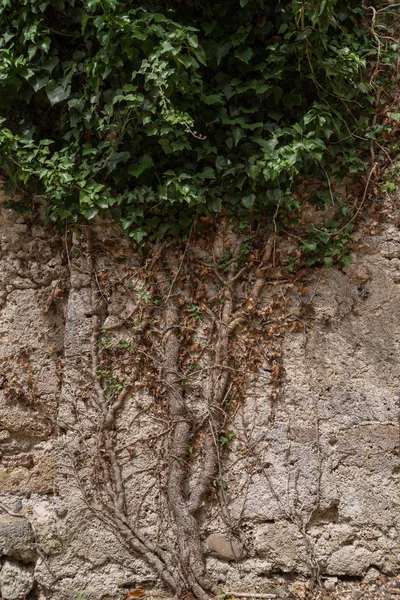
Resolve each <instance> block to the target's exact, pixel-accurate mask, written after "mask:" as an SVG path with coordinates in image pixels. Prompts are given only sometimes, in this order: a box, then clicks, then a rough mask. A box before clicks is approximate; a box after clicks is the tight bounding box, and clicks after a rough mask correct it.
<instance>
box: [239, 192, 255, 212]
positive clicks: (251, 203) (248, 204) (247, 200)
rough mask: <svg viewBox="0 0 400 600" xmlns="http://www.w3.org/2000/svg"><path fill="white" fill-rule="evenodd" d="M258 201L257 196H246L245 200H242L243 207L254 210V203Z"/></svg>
mask: <svg viewBox="0 0 400 600" xmlns="http://www.w3.org/2000/svg"><path fill="white" fill-rule="evenodd" d="M255 201H256V196H255V194H250V196H245V197H244V198H242V205H243V206H244V207H245V208H249V209H250V208H253V206H254V202H255Z"/></svg>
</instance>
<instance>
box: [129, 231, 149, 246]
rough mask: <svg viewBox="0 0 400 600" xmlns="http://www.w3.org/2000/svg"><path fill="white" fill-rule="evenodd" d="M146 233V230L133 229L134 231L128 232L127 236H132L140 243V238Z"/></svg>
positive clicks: (142, 238)
mask: <svg viewBox="0 0 400 600" xmlns="http://www.w3.org/2000/svg"><path fill="white" fill-rule="evenodd" d="M146 235H147V232H146V231H143V229H135V230H134V231H131V232H130V234H129V237H131V238H133V239H134V240H135V242H137V243H138V244H140V242H141V241H142V240H144V238H145V237H146Z"/></svg>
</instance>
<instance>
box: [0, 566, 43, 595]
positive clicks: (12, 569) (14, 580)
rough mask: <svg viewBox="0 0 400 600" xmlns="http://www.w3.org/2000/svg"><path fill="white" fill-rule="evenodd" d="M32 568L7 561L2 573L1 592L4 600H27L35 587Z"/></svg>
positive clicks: (0, 580) (0, 573)
mask: <svg viewBox="0 0 400 600" xmlns="http://www.w3.org/2000/svg"><path fill="white" fill-rule="evenodd" d="M34 582H35V580H34V577H33V573H32V568H31V567H28V566H27V565H21V564H20V563H18V562H16V561H12V560H6V561H5V563H4V564H3V568H2V569H1V571H0V590H1V594H2V597H3V598H4V600H25V598H26V596H27V595H28V594H29V592H30V591H31V590H32V588H33V585H34Z"/></svg>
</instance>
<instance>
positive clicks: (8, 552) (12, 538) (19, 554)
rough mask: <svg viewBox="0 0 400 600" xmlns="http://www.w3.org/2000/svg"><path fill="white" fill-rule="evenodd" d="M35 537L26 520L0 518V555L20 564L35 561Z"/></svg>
mask: <svg viewBox="0 0 400 600" xmlns="http://www.w3.org/2000/svg"><path fill="white" fill-rule="evenodd" d="M34 542H35V537H34V533H33V530H32V527H31V525H30V523H29V521H28V520H27V519H24V518H19V517H12V516H10V515H1V516H0V554H1V555H2V556H9V557H10V558H13V559H15V560H20V561H22V562H34V561H35V559H36V551H35V546H34Z"/></svg>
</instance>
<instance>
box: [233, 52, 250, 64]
mask: <svg viewBox="0 0 400 600" xmlns="http://www.w3.org/2000/svg"><path fill="white" fill-rule="evenodd" d="M253 54H254V52H253V50H252V49H251V48H243V49H237V50H235V56H236V58H238V59H239V60H241V61H242V62H244V63H246V64H248V63H249V61H250V59H251V57H252V56H253Z"/></svg>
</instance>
